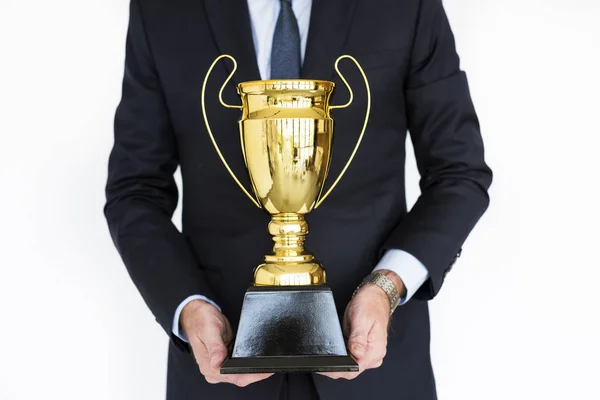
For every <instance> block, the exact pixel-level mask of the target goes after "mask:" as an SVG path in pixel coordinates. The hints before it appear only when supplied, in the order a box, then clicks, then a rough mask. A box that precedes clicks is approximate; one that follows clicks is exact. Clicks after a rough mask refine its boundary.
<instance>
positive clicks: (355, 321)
mask: <svg viewBox="0 0 600 400" xmlns="http://www.w3.org/2000/svg"><path fill="white" fill-rule="evenodd" d="M349 321H350V322H349V323H350V334H349V336H348V349H350V352H351V353H352V355H353V356H354V357H355V358H356V359H357V361H358V362H359V363H360V361H361V360H362V359H363V358H364V356H365V353H366V352H367V344H368V343H367V338H368V336H369V331H370V330H371V324H370V323H369V321H368V320H367V319H366V318H365V317H363V316H362V315H361V314H358V315H356V316H354V318H350V320H349Z"/></svg>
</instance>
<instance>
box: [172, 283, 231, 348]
mask: <svg viewBox="0 0 600 400" xmlns="http://www.w3.org/2000/svg"><path fill="white" fill-rule="evenodd" d="M193 300H204V301H205V302H207V303H208V304H212V305H213V306H215V307H217V309H218V310H219V312H221V307H219V305H218V304H217V303H215V302H214V301H212V300H211V299H209V298H208V297H205V296H202V295H199V294H195V295H193V296H190V297H188V298H187V299H185V300H184V301H182V302H181V304H179V306H178V307H177V309H176V310H175V316H174V317H173V333H174V334H175V336H177V337H178V338H179V339H181V340H183V341H184V342H186V343H188V342H189V341H188V339H187V337H186V336H185V333H183V330H182V329H181V327H180V326H179V318H180V317H181V311H183V308H184V307H185V306H186V305H188V303H189V302H190V301H193Z"/></svg>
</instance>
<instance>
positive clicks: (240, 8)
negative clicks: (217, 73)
mask: <svg viewBox="0 0 600 400" xmlns="http://www.w3.org/2000/svg"><path fill="white" fill-rule="evenodd" d="M205 6H206V14H207V16H208V23H209V25H210V28H211V30H212V33H213V36H214V38H215V42H216V43H217V46H218V47H219V51H220V52H221V54H229V55H231V56H233V57H234V58H235V59H236V60H237V62H238V70H237V72H236V74H235V76H234V77H233V80H234V81H235V82H245V81H252V80H258V79H260V73H259V71H258V63H257V61H256V52H255V50H254V42H253V40H252V28H251V27H250V14H249V12H248V4H247V2H246V0H205ZM222 63H223V64H224V65H225V67H226V68H227V71H228V72H231V70H232V69H233V68H232V63H231V62H230V61H227V60H223V61H222Z"/></svg>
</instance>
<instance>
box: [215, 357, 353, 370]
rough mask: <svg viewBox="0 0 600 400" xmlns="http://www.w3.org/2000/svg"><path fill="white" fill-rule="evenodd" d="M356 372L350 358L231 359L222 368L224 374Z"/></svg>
mask: <svg viewBox="0 0 600 400" xmlns="http://www.w3.org/2000/svg"><path fill="white" fill-rule="evenodd" d="M356 371H358V364H356V361H354V359H352V357H350V356H304V357H303V356H296V357H295V356H290V357H255V358H229V359H227V360H226V361H225V362H224V363H223V365H222V366H221V373H222V374H259V373H278V372H287V373H290V372H356Z"/></svg>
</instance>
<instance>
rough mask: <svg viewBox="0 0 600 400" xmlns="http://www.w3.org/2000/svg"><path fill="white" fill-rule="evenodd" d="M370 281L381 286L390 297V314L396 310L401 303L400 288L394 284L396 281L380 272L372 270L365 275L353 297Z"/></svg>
mask: <svg viewBox="0 0 600 400" xmlns="http://www.w3.org/2000/svg"><path fill="white" fill-rule="evenodd" d="M368 283H372V284H374V285H376V286H378V287H380V288H381V289H382V290H383V291H384V292H385V294H386V295H387V296H388V299H389V300H390V315H391V314H392V313H393V312H394V310H395V309H396V307H398V304H399V303H400V293H399V292H398V288H396V285H395V284H394V282H393V281H392V280H391V279H390V278H388V277H387V276H385V275H384V274H382V273H380V272H377V271H375V272H372V273H370V274H369V275H367V277H365V279H363V280H362V282H361V283H360V284H359V285H358V287H357V288H356V290H354V294H353V295H352V298H354V296H355V295H356V293H357V292H358V290H359V289H360V288H362V287H363V286H364V285H366V284H368Z"/></svg>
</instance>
